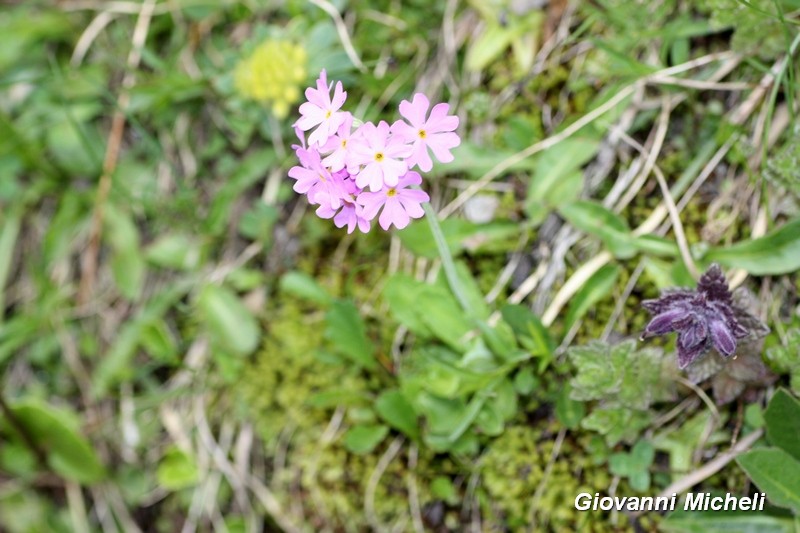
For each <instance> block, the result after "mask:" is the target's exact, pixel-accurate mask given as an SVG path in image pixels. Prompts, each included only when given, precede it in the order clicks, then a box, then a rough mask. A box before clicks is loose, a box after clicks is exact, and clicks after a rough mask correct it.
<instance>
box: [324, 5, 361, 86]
mask: <svg viewBox="0 0 800 533" xmlns="http://www.w3.org/2000/svg"><path fill="white" fill-rule="evenodd" d="M311 3H312V4H314V5H315V6H317V7H318V8H320V9H321V10H323V11H324V12H325V13H327V14H328V15H330V17H331V18H332V19H333V24H334V25H335V26H336V33H338V34H339V39H341V41H342V46H343V47H344V51H345V53H346V54H347V57H349V58H350V61H352V62H353V65H355V67H356V68H357V69H358V70H359V71H361V72H366V71H367V67H365V66H364V63H362V62H361V58H359V57H358V53H356V49H355V48H354V47H353V42H352V41H351V40H350V34H348V33H347V26H346V25H345V23H344V20H343V19H342V15H341V14H340V13H339V11H338V10H337V9H336V6H334V5H333V4H331V3H330V2H328V0H311Z"/></svg>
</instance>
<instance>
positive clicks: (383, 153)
mask: <svg viewBox="0 0 800 533" xmlns="http://www.w3.org/2000/svg"><path fill="white" fill-rule="evenodd" d="M355 135H358V139H357V140H354V142H351V143H350V154H351V155H350V160H349V161H348V164H347V170H348V172H350V174H358V175H357V176H356V185H358V186H359V187H361V188H362V189H364V188H366V187H369V188H370V190H371V191H380V190H381V189H382V188H383V186H384V184H386V186H388V187H394V186H396V185H397V183H398V180H399V179H400V176H402V175H403V174H405V173H406V171H407V170H408V163H407V162H406V158H407V157H408V156H410V155H411V152H412V150H413V149H412V147H411V146H410V145H409V144H406V142H405V140H404V139H403V137H401V136H399V135H392V134H391V128H390V127H389V124H387V123H386V122H384V121H383V120H382V121H380V123H378V125H377V126H375V124H372V123H371V122H367V123H366V124H364V125H363V126H361V127H360V128H358V131H357V132H356V134H355ZM362 165H363V168H360V167H361V166H362Z"/></svg>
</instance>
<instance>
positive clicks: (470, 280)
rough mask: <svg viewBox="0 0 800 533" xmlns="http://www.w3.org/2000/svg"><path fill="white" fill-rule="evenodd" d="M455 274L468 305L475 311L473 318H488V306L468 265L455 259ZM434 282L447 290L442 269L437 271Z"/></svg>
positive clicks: (447, 286)
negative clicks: (437, 274)
mask: <svg viewBox="0 0 800 533" xmlns="http://www.w3.org/2000/svg"><path fill="white" fill-rule="evenodd" d="M456 274H457V276H458V280H459V281H460V282H461V288H462V289H463V290H464V296H465V297H466V299H467V301H468V302H469V304H470V307H471V308H472V310H473V311H474V312H475V317H474V318H479V319H487V318H489V306H488V305H487V304H486V300H485V299H484V297H483V294H482V293H481V290H480V288H479V287H478V282H477V281H476V280H475V278H474V277H473V275H472V272H471V271H470V269H469V267H468V266H467V265H466V263H464V262H463V261H456ZM436 282H437V283H438V284H439V286H440V287H442V289H444V290H446V291H449V290H450V285H449V284H448V282H447V276H446V275H445V273H444V269H442V270H440V271H439V276H438V277H437V278H436Z"/></svg>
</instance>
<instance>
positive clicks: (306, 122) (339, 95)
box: [296, 69, 347, 146]
mask: <svg viewBox="0 0 800 533" xmlns="http://www.w3.org/2000/svg"><path fill="white" fill-rule="evenodd" d="M332 87H333V83H331V84H330V85H328V78H327V74H326V73H325V70H324V69H323V70H322V72H320V74H319V79H318V80H317V88H316V89H312V88H310V87H309V88H308V89H306V98H307V99H308V102H305V103H303V104H302V105H301V106H300V114H301V115H302V116H301V117H300V118H299V119H298V120H297V122H296V125H297V127H299V128H300V129H301V130H303V131H308V130H310V129H312V128H314V127H315V126H316V127H317V129H315V130H314V131H313V132H311V135H309V136H308V144H309V146H314V145H317V146H322V145H323V144H325V143H326V142H327V140H328V138H329V137H330V136H331V135H332V134H333V132H335V131H336V130H337V129H339V126H341V124H342V122H344V120H345V115H346V113H345V112H343V111H339V109H341V107H342V105H343V104H344V101H345V100H346V99H347V93H346V92H344V90H343V89H342V82H340V81H337V82H336V90H335V91H334V93H333V99H331V94H330V93H331V88H332Z"/></svg>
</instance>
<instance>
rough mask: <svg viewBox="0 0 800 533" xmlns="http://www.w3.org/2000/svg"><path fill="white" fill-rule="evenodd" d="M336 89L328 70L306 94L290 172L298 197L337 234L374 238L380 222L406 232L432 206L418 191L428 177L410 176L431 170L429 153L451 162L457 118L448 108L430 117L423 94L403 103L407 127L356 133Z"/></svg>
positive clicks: (370, 127) (382, 125)
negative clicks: (375, 224)
mask: <svg viewBox="0 0 800 533" xmlns="http://www.w3.org/2000/svg"><path fill="white" fill-rule="evenodd" d="M332 89H333V83H330V84H328V80H327V75H326V73H325V71H324V70H323V71H322V72H321V73H320V76H319V79H318V80H317V87H316V89H314V88H310V87H309V88H308V89H306V99H307V100H308V101H307V102H305V103H303V104H302V105H301V106H300V115H301V117H300V118H299V119H298V120H297V122H296V123H295V125H294V126H295V131H296V132H297V136H298V138H299V139H300V143H301V144H300V145H299V146H298V145H295V146H293V148H294V149H295V153H296V154H297V159H298V160H299V162H300V165H298V166H294V167H292V168H291V170H289V177H291V178H293V179H295V180H296V181H295V184H294V190H295V191H296V192H298V193H300V194H305V195H306V196H307V197H308V201H309V202H310V203H311V204H312V205H316V206H318V207H317V215H319V216H320V217H321V218H326V219H327V218H332V219H333V222H334V224H336V227H339V228H341V227H344V226H347V232H348V233H352V232H353V231H354V230H355V228H356V227H357V228H358V229H359V230H361V231H362V232H364V233H366V232H368V231H369V230H370V226H371V223H372V220H374V219H375V217H378V223H379V224H380V226H381V227H382V228H383V229H384V230H388V229H389V228H390V227H391V226H392V224H394V225H395V226H396V227H397V228H398V229H402V228H405V227H406V226H407V225H408V223H409V222H410V221H411V219H412V218H420V217H421V216H422V215H423V210H422V203H423V202H427V201H429V200H430V197H429V196H428V195H427V193H425V192H424V191H422V190H420V189H418V188H416V187H415V186H417V185H420V184H421V183H422V176H420V174H419V173H418V172H416V171H414V170H412V169H413V168H414V167H417V168H418V169H419V170H421V171H423V172H427V171H429V170H430V169H431V168H433V161H431V157H430V154H429V153H428V150H429V149H430V151H431V152H433V155H434V156H436V159H438V160H439V161H441V162H443V163H446V162H449V161H452V160H453V155H452V154H451V153H450V150H451V149H453V148H455V147H456V146H458V145H459V144H460V143H461V139H460V138H459V136H458V134H456V133H455V129H456V128H457V127H458V117H456V116H453V115H448V114H447V112H448V111H449V109H450V106H449V105H448V104H436V105H435V106H433V109H431V111H430V114H429V115H428V108H429V107H430V102H428V99H427V98H426V97H425V95H423V94H421V93H417V94H415V95H414V98H413V99H412V101H411V102H409V101H407V100H403V101H402V102H401V103H400V115H401V116H402V117H403V118H404V119H405V120H398V121H397V122H395V123H394V124H392V125H391V126H390V125H389V124H388V123H386V122H384V121H380V122H379V123H378V124H377V125H375V124H373V123H372V122H366V123H364V124H361V125H360V126H358V127H356V128H353V123H354V119H353V115H351V114H350V113H348V112H347V111H342V106H343V105H344V102H345V100H346V99H347V93H346V92H344V90H343V89H342V82H340V81H339V82H336V88H335V90H334V91H333V97H331V90H332ZM312 130H313V131H312ZM309 131H311V133H310V134H309V135H308V142H307V143H306V139H305V133H306V132H309ZM378 213H380V216H379V215H378Z"/></svg>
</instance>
